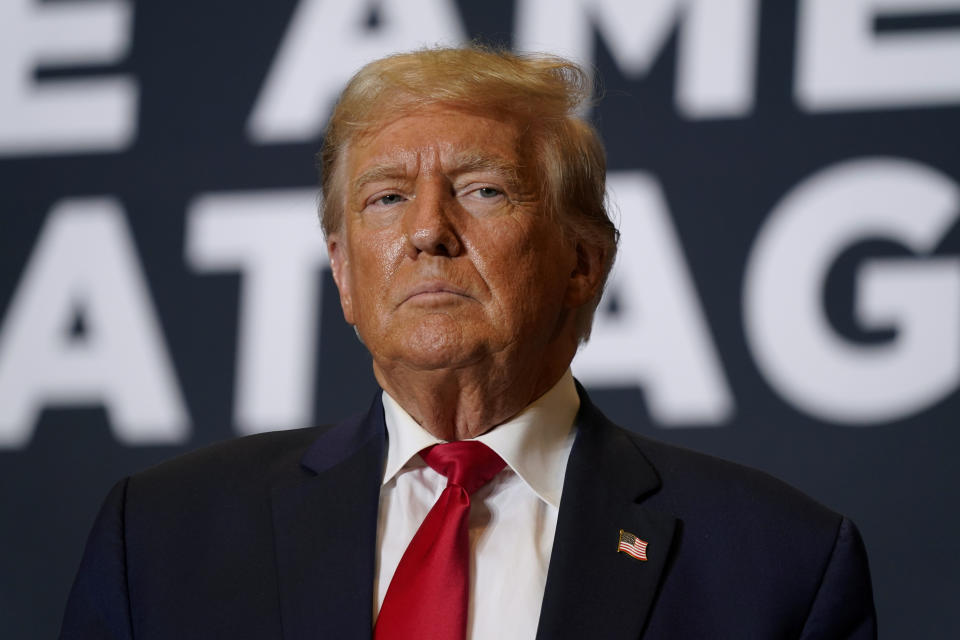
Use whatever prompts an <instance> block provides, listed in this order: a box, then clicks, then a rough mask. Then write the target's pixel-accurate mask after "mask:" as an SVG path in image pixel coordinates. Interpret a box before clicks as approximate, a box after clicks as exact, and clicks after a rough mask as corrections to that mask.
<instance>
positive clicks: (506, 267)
mask: <svg viewBox="0 0 960 640" xmlns="http://www.w3.org/2000/svg"><path fill="white" fill-rule="evenodd" d="M524 156H525V154H524V149H523V140H522V138H521V135H520V128H519V127H518V126H517V125H515V124H514V123H512V122H510V121H505V120H502V119H497V118H494V117H483V116H479V115H473V114H470V113H466V112H464V111H460V110H455V109H451V108H443V107H428V108H423V109H420V110H418V111H417V112H415V113H413V114H412V115H407V116H403V117H400V118H397V119H395V120H393V121H390V122H388V123H387V124H386V125H385V126H384V127H382V128H381V129H379V130H378V131H376V132H375V133H373V134H372V135H368V136H366V137H362V138H360V139H358V140H357V141H355V142H354V144H353V145H352V146H351V147H350V148H349V149H348V151H347V154H346V158H345V162H346V165H345V171H344V172H343V173H344V176H345V178H344V179H345V184H344V185H343V187H344V188H343V190H342V193H343V194H344V199H345V203H344V204H345V206H344V223H343V228H342V229H341V230H340V231H338V232H336V233H333V234H330V236H329V238H328V250H329V254H330V260H331V266H332V269H333V274H334V279H335V280H336V283H337V287H338V288H339V291H340V301H341V305H342V307H343V313H344V317H345V318H346V320H347V322H349V323H351V324H353V325H355V327H356V328H357V331H358V332H359V334H360V336H361V338H362V339H363V342H364V344H366V346H367V348H368V349H369V350H370V352H371V354H372V355H373V362H374V373H375V375H376V378H377V380H378V382H379V383H380V385H381V386H382V387H383V388H384V389H385V390H387V392H389V393H390V394H391V395H392V396H393V397H394V398H396V399H397V401H398V402H399V403H400V405H401V406H403V407H404V408H405V409H406V410H407V411H408V412H409V413H410V414H411V415H412V416H413V418H414V419H415V420H417V421H418V422H419V423H420V424H421V425H422V426H423V427H424V428H425V429H427V430H428V431H430V432H431V433H434V434H435V435H437V436H439V437H441V438H444V439H447V440H453V439H462V438H467V437H473V436H476V435H479V434H481V433H483V432H485V431H487V430H489V429H490V428H492V427H494V426H495V425H497V424H499V423H500V422H503V421H504V420H507V419H509V418H510V417H511V416H513V415H514V414H516V413H517V412H519V411H520V410H521V409H522V408H523V407H524V406H526V405H527V404H528V403H530V402H532V401H533V400H534V399H536V398H537V397H539V396H540V395H542V394H543V393H544V392H546V391H547V390H548V389H549V388H550V387H551V386H552V385H553V384H554V383H555V382H556V381H557V380H558V379H559V378H560V376H561V375H562V374H563V372H564V371H565V370H566V368H567V367H568V365H569V363H570V361H571V360H572V359H573V355H574V354H575V353H576V348H577V335H576V327H575V313H574V312H575V310H576V309H577V308H578V307H580V306H582V305H584V304H589V302H590V301H591V300H592V298H593V296H594V294H595V293H596V291H597V288H598V287H599V286H600V273H599V272H600V261H601V259H602V256H600V255H597V254H598V252H597V251H595V250H593V251H592V250H590V249H587V248H585V247H584V246H581V245H580V244H578V243H576V242H575V241H571V240H569V239H567V238H565V237H564V235H563V234H562V232H561V229H560V228H559V226H558V225H557V223H556V222H555V221H553V220H552V219H550V218H549V217H548V216H547V215H546V214H545V213H544V212H543V211H542V209H541V203H540V202H539V201H538V199H537V189H536V188H535V187H534V185H531V184H530V179H529V178H527V177H525V176H527V175H529V174H530V173H531V172H530V171H529V170H528V169H529V167H530V166H531V162H532V159H530V158H526V157H524Z"/></svg>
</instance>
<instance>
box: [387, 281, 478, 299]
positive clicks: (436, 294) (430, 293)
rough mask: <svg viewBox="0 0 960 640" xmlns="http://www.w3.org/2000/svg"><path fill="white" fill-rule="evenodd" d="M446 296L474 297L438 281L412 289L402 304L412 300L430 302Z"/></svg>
mask: <svg viewBox="0 0 960 640" xmlns="http://www.w3.org/2000/svg"><path fill="white" fill-rule="evenodd" d="M444 296H460V297H464V298H471V297H472V296H471V295H470V294H469V293H468V292H467V290H466V289H463V288H461V287H458V286H455V285H453V284H450V283H449V282H444V281H439V280H436V281H430V282H422V283H420V284H418V285H417V286H415V287H414V288H412V289H410V290H409V291H408V292H407V293H406V295H405V296H404V297H403V300H402V301H401V303H400V304H403V303H404V302H409V301H411V300H428V299H436V298H442V297H444Z"/></svg>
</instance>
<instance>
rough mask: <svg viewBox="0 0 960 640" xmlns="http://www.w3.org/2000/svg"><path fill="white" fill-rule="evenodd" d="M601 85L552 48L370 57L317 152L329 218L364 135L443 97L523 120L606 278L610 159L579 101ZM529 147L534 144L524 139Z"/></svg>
mask: <svg viewBox="0 0 960 640" xmlns="http://www.w3.org/2000/svg"><path fill="white" fill-rule="evenodd" d="M592 94H593V86H592V84H591V82H590V79H589V76H588V75H587V74H586V73H585V72H584V71H583V70H582V69H581V68H580V67H579V66H577V65H576V64H574V63H572V62H570V61H568V60H565V59H563V58H560V57H556V56H551V55H544V54H530V55H523V54H515V53H511V52H508V51H498V50H491V49H487V48H483V47H479V46H471V47H464V48H436V49H424V50H420V51H414V52H410V53H401V54H396V55H392V56H388V57H386V58H381V59H380V60H376V61H374V62H371V63H369V64H368V65H366V66H365V67H363V68H362V69H360V71H358V72H357V73H356V75H354V76H353V78H352V79H351V80H350V82H349V83H348V84H347V86H346V88H345V89H344V90H343V93H341V95H340V99H339V101H338V102H337V105H336V107H335V109H334V111H333V115H332V116H331V118H330V122H329V123H328V125H327V132H326V136H325V139H324V143H323V149H322V150H321V152H320V154H319V164H320V171H321V185H322V188H323V200H322V208H321V224H322V227H323V231H324V233H325V234H327V235H328V236H329V235H330V234H332V233H335V232H337V231H338V230H340V229H341V226H342V224H343V214H344V211H343V208H344V203H345V199H344V196H343V189H344V187H345V184H344V179H343V176H341V175H340V173H341V172H342V171H343V170H344V166H343V165H344V164H345V163H344V162H343V159H344V156H345V152H346V150H347V148H348V147H349V146H350V145H351V143H352V142H353V141H354V140H355V139H357V138H358V137H362V136H364V135H368V134H370V133H373V132H374V131H375V130H376V129H377V128H379V127H380V126H381V125H383V124H384V123H386V122H387V121H389V120H391V119H394V118H397V117H401V116H403V115H406V114H408V113H410V112H412V111H415V110H416V109H418V108H420V107H423V106H426V105H434V104H443V105H447V106H451V107H454V108H458V109H463V110H465V111H468V112H471V113H477V114H486V115H489V114H495V115H497V116H500V117H504V118H507V119H510V120H513V121H515V122H517V123H518V124H519V125H520V128H521V130H522V131H524V132H525V136H526V137H529V138H530V146H528V147H527V148H531V149H532V150H533V152H532V155H531V157H532V158H533V159H535V166H534V167H531V168H530V169H531V170H532V171H533V172H534V176H532V177H533V178H534V180H535V182H536V187H537V189H538V191H539V193H538V196H539V197H540V199H541V201H542V202H543V203H544V204H545V209H546V211H545V213H546V214H547V215H550V216H552V217H554V218H555V219H556V220H557V222H558V224H559V225H560V227H561V229H562V230H563V231H564V233H565V234H566V235H568V236H569V237H571V238H573V239H575V240H576V241H579V242H582V243H586V244H588V245H590V246H592V247H594V248H596V249H599V250H601V251H602V252H603V253H602V255H603V262H602V265H601V266H602V269H603V281H605V280H606V277H607V276H608V275H609V272H610V268H611V266H612V265H613V260H614V257H615V255H616V249H617V240H618V232H617V230H616V227H615V226H614V224H613V222H612V221H611V220H610V217H609V215H608V213H607V207H606V200H605V180H606V158H605V154H604V150H603V144H602V143H601V142H600V138H599V136H598V135H597V132H596V130H595V129H594V128H593V127H592V126H591V125H590V124H589V123H588V122H586V121H585V120H584V119H583V118H582V117H581V116H580V115H579V113H578V112H579V110H580V109H581V108H582V107H583V106H584V105H585V104H586V103H587V101H588V100H589V99H590V98H591V96H592ZM525 146H526V145H525ZM602 290H603V288H602V287H600V289H599V291H598V292H597V295H596V299H595V300H594V301H593V304H592V305H585V313H583V314H581V316H580V317H578V329H579V333H580V337H581V339H585V338H586V337H587V336H588V335H589V333H590V325H591V322H592V318H593V312H594V310H595V308H596V305H597V304H598V303H599V301H600V295H601V293H602Z"/></svg>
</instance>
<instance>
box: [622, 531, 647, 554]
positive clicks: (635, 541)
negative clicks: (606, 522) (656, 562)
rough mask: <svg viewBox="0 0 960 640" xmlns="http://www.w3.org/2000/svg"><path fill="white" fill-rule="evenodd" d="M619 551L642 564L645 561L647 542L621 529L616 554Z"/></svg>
mask: <svg viewBox="0 0 960 640" xmlns="http://www.w3.org/2000/svg"><path fill="white" fill-rule="evenodd" d="M621 551H623V552H624V553H625V554H627V555H628V556H631V557H633V558H636V559H637V560H640V561H642V562H646V561H647V541H646V540H641V539H640V538H638V537H637V536H635V535H633V534H632V533H630V532H629V531H624V530H623V529H620V541H619V542H618V543H617V553H620V552H621Z"/></svg>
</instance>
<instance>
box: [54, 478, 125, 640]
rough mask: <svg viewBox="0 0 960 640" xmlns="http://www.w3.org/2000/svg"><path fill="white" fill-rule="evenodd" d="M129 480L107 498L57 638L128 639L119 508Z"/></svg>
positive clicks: (78, 573) (122, 481) (122, 514)
mask: <svg viewBox="0 0 960 640" xmlns="http://www.w3.org/2000/svg"><path fill="white" fill-rule="evenodd" d="M128 482H129V478H126V479H124V480H121V481H120V482H118V483H117V484H116V485H114V487H113V489H112V490H111V491H110V493H109V494H108V495H107V499H106V500H105V501H104V504H103V507H102V508H101V509H100V513H99V515H98V516H97V519H96V521H95V522H94V525H93V530H92V531H91V532H90V537H89V538H88V540H87V546H86V549H85V550H84V553H83V559H82V560H81V561H80V569H79V571H78V572H77V577H76V579H75V580H74V583H73V588H72V589H71V591H70V597H69V598H68V600H67V607H66V611H65V612H64V616H63V625H62V627H61V629H60V639H61V640H80V639H84V640H86V639H88V638H89V639H93V638H97V639H98V640H99V639H104V640H107V639H109V640H120V639H125V640H130V639H132V638H133V629H132V624H131V617H130V598H129V593H128V589H127V558H126V541H125V524H124V507H125V502H126V493H127V484H128Z"/></svg>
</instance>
